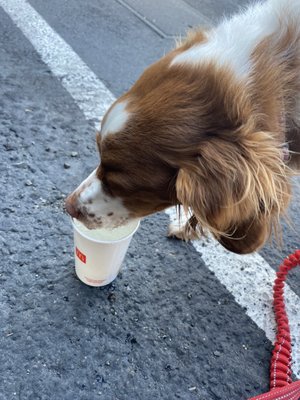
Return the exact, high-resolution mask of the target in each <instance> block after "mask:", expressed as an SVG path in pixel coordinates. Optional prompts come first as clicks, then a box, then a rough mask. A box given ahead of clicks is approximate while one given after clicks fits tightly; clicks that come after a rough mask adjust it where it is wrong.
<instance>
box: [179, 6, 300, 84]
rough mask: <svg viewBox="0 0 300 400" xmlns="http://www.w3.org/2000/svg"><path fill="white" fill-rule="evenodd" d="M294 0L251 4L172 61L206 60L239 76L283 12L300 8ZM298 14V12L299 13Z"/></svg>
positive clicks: (244, 70) (247, 66) (196, 61)
mask: <svg viewBox="0 0 300 400" xmlns="http://www.w3.org/2000/svg"><path fill="white" fill-rule="evenodd" d="M295 3H299V4H300V2H299V1H298V0H295V1H294V2H293V1H291V0H270V1H268V2H266V3H263V4H261V3H258V4H256V5H254V6H251V7H249V8H248V9H247V10H246V11H244V12H243V13H241V14H237V15H235V16H233V17H232V18H231V19H226V20H224V21H223V22H222V23H221V24H220V25H219V26H218V27H217V28H216V29H214V30H213V31H211V32H210V33H208V41H207V42H205V43H202V44H197V45H195V46H193V47H191V48H190V49H188V50H186V51H184V52H182V53H181V54H179V55H177V56H176V57H175V58H174V59H173V61H172V63H171V65H178V64H183V65H184V64H192V65H198V64H199V63H207V62H211V61H213V62H214V63H215V64H216V65H219V66H229V67H231V69H233V70H234V72H235V73H236V75H237V76H238V77H239V78H244V77H245V76H246V75H247V74H248V73H249V72H250V70H251V61H250V57H251V53H252V52H253V50H254V49H255V47H256V45H257V44H259V43H260V41H261V40H262V39H263V38H265V37H266V36H268V35H269V34H271V33H273V32H275V31H276V30H277V29H279V28H280V17H281V15H282V14H284V12H288V13H290V16H291V13H292V12H294V11H295V8H297V10H299V9H300V7H299V5H297V6H296V5H295ZM298 15H299V14H298Z"/></svg>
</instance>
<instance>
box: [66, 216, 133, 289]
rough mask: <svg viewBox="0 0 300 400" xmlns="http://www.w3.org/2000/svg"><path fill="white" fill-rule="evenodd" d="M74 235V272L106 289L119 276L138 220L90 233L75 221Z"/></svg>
mask: <svg viewBox="0 0 300 400" xmlns="http://www.w3.org/2000/svg"><path fill="white" fill-rule="evenodd" d="M72 223H73V231H74V256H75V271H76V275H77V276H78V278H79V279H80V280H81V281H82V282H84V283H85V284H87V285H90V286H105V285H108V284H109V283H111V282H112V281H113V280H114V279H115V278H116V277H117V275H118V273H119V271H120V269H121V265H122V262H123V260H124V257H125V255H126V252H127V249H128V246H129V244H130V241H131V239H132V236H133V235H134V233H135V232H136V231H137V229H138V227H139V224H140V222H139V220H134V221H132V222H130V223H129V224H127V225H124V226H121V227H120V228H115V229H112V230H107V229H88V228H86V227H85V226H84V225H83V224H82V223H80V222H79V221H77V220H75V219H72Z"/></svg>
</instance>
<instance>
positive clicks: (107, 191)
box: [101, 176, 112, 196]
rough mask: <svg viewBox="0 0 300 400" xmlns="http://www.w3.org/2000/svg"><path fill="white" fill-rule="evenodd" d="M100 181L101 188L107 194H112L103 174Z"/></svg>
mask: <svg viewBox="0 0 300 400" xmlns="http://www.w3.org/2000/svg"><path fill="white" fill-rule="evenodd" d="M101 182H102V189H103V191H104V192H105V193H107V194H109V195H110V196H112V191H111V188H110V186H109V184H108V182H107V179H106V177H105V176H103V177H102V178H101Z"/></svg>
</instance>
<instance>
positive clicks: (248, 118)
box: [66, 0, 300, 254]
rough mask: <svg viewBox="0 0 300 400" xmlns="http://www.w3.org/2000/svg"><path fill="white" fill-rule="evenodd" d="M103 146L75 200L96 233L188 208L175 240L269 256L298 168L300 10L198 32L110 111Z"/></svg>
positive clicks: (276, 8)
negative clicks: (210, 242)
mask: <svg viewBox="0 0 300 400" xmlns="http://www.w3.org/2000/svg"><path fill="white" fill-rule="evenodd" d="M96 140H97V145H98V148H99V152H100V156H101V163H100V165H99V166H98V167H97V168H96V169H95V170H94V171H93V172H92V174H91V175H90V176H89V177H88V178H87V179H86V180H85V181H83V182H82V183H81V184H80V186H79V187H78V188H77V189H76V190H75V191H74V192H73V193H72V194H70V195H69V196H68V198H67V200H66V209H67V211H68V213H69V214H70V215H71V216H72V217H74V218H77V219H79V220H80V221H81V222H83V223H84V224H85V225H86V226H87V227H88V228H90V229H93V228H97V227H106V228H113V227H117V226H120V225H122V224H125V223H126V222H128V221H129V220H131V219H135V218H141V217H145V216H147V215H150V214H153V213H156V212H158V211H162V210H164V209H166V208H168V207H171V206H178V208H183V209H184V210H185V212H186V213H187V214H188V215H190V218H189V220H188V222H187V224H186V226H185V227H180V228H178V230H177V231H176V232H173V234H174V235H175V236H178V237H185V238H190V237H193V236H194V235H195V232H196V233H197V234H199V233H201V232H206V231H208V232H210V233H212V235H213V236H214V237H215V238H216V239H217V240H218V241H219V242H220V243H221V244H222V245H223V246H224V247H225V248H227V249H228V250H230V251H232V252H235V253H240V254H245V253H250V252H253V251H256V250H257V249H259V248H260V247H261V246H263V245H264V244H265V242H266V241H267V240H268V238H269V237H270V235H271V233H272V232H277V231H278V227H279V224H280V222H279V221H280V218H281V216H283V215H285V214H286V209H287V207H288V204H289V201H290V198H291V177H292V175H293V173H294V171H296V170H298V169H299V165H300V157H299V154H298V152H299V149H300V2H299V1H298V0H269V1H267V2H265V3H257V4H254V5H251V6H249V7H248V8H247V9H245V10H243V11H242V12H240V13H239V14H237V15H234V16H232V17H231V18H228V19H224V20H223V21H222V22H221V23H220V24H219V25H218V26H217V27H215V28H213V29H207V30H203V29H195V30H193V31H190V32H189V33H188V34H187V37H186V38H185V39H184V40H183V41H181V42H179V43H177V46H176V47H175V48H174V49H173V50H172V51H170V52H169V53H168V54H166V55H165V56H164V57H163V58H161V59H160V60H159V61H157V62H156V63H154V64H153V65H151V66H150V67H149V68H147V69H146V70H145V71H144V73H143V74H142V75H141V77H140V78H139V79H138V80H137V82H136V83H135V84H134V85H133V87H132V88H131V89H130V90H129V91H128V92H127V93H125V94H124V95H122V96H121V97H120V98H119V99H118V100H117V101H116V102H115V103H114V104H113V105H112V106H111V107H110V109H109V110H108V111H107V113H106V115H105V116H104V119H103V120H102V124H101V129H100V131H99V132H98V133H97V137H96ZM189 213H190V214H189Z"/></svg>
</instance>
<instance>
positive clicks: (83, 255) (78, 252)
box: [76, 247, 86, 264]
mask: <svg viewBox="0 0 300 400" xmlns="http://www.w3.org/2000/svg"><path fill="white" fill-rule="evenodd" d="M76 256H77V257H78V258H79V260H80V261H82V262H83V263H84V264H85V263H86V255H85V254H83V253H81V251H80V250H79V249H78V248H77V247H76Z"/></svg>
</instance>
